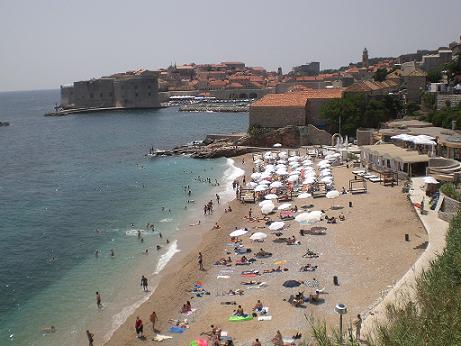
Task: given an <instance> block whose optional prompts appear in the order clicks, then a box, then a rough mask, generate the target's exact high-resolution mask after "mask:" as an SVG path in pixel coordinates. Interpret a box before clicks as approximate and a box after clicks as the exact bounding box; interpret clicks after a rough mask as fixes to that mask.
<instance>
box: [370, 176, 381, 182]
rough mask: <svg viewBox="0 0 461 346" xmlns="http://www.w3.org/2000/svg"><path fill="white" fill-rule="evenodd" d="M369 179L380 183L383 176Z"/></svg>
mask: <svg viewBox="0 0 461 346" xmlns="http://www.w3.org/2000/svg"><path fill="white" fill-rule="evenodd" d="M368 180H369V181H371V182H372V183H379V182H380V181H381V178H380V177H377V176H374V177H371V178H368Z"/></svg>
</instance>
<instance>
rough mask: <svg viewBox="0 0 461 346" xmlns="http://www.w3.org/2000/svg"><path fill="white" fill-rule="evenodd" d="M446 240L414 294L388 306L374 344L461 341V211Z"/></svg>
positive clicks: (459, 342)
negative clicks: (442, 249)
mask: <svg viewBox="0 0 461 346" xmlns="http://www.w3.org/2000/svg"><path fill="white" fill-rule="evenodd" d="M445 185H448V186H450V185H449V184H445ZM451 185H453V184H451ZM452 188H453V186H450V187H446V188H445V189H447V190H450V189H452ZM446 240H447V245H446V248H445V250H444V251H443V253H442V254H441V255H440V256H439V257H437V259H436V260H434V261H433V262H432V263H431V266H430V267H429V269H428V270H427V271H426V272H424V273H423V274H422V275H421V276H420V277H419V278H418V279H417V280H416V287H415V296H414V298H413V299H411V300H410V299H408V298H402V301H400V302H396V303H397V304H395V305H390V306H388V307H387V311H386V317H387V321H386V322H385V323H383V324H381V325H379V326H378V327H377V330H376V331H377V337H376V340H373V341H372V344H376V345H386V346H387V345H389V346H391V345H392V346H399V345H402V346H404V345H405V346H406V345H408V346H410V345H411V346H413V345H421V346H423V345H461V294H460V290H461V213H458V215H457V216H456V217H455V218H454V219H453V220H452V222H451V223H450V228H449V230H448V233H447V237H446Z"/></svg>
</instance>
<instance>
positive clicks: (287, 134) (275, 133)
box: [237, 125, 301, 148]
mask: <svg viewBox="0 0 461 346" xmlns="http://www.w3.org/2000/svg"><path fill="white" fill-rule="evenodd" d="M257 132H258V133H257V134H254V135H252V136H250V135H246V136H243V137H242V138H241V139H240V140H239V141H238V142H237V143H238V145H249V146H255V147H272V146H273V145H274V144H275V143H280V144H282V146H283V147H291V148H296V147H299V145H300V141H301V135H300V133H299V129H298V127H297V126H292V125H290V126H286V127H282V128H279V129H259V131H257Z"/></svg>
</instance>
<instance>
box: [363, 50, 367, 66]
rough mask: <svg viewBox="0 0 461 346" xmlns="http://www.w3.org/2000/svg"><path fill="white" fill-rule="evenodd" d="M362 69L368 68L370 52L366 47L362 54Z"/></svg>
mask: <svg viewBox="0 0 461 346" xmlns="http://www.w3.org/2000/svg"><path fill="white" fill-rule="evenodd" d="M362 67H366V68H368V50H367V48H366V47H365V48H364V49H363V53H362Z"/></svg>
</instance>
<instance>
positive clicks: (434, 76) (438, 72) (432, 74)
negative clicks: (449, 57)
mask: <svg viewBox="0 0 461 346" xmlns="http://www.w3.org/2000/svg"><path fill="white" fill-rule="evenodd" d="M441 79H442V69H441V68H437V69H434V70H430V71H429V72H428V73H427V80H428V81H429V82H431V83H438V82H440V80H441Z"/></svg>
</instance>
